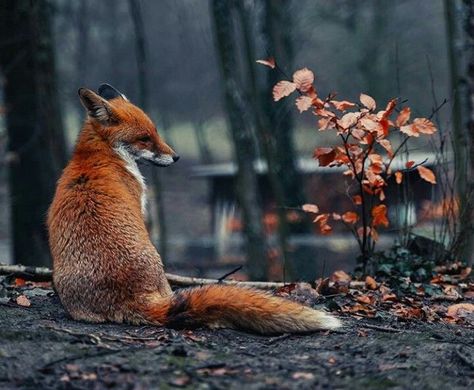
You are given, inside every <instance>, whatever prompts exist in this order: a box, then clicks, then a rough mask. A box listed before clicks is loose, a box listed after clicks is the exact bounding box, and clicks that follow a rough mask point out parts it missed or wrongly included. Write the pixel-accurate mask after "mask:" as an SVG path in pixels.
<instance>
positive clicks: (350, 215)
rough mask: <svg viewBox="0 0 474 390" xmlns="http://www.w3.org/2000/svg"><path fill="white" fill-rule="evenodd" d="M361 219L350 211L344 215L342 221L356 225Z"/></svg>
mask: <svg viewBox="0 0 474 390" xmlns="http://www.w3.org/2000/svg"><path fill="white" fill-rule="evenodd" d="M358 219H359V216H358V215H357V213H355V212H354V211H348V212H347V213H344V214H342V220H343V221H344V222H345V223H349V224H354V223H356V222H357V220H358Z"/></svg>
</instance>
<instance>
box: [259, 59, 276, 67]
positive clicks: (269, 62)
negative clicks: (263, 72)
mask: <svg viewBox="0 0 474 390" xmlns="http://www.w3.org/2000/svg"><path fill="white" fill-rule="evenodd" d="M256 62H257V63H258V64H262V65H265V66H268V67H270V68H272V69H275V66H276V63H275V59H274V58H273V57H269V58H267V59H266V60H257V61H256Z"/></svg>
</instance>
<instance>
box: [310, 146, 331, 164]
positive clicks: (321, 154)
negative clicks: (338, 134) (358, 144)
mask: <svg viewBox="0 0 474 390" xmlns="http://www.w3.org/2000/svg"><path fill="white" fill-rule="evenodd" d="M313 157H314V158H316V159H317V160H318V161H319V166H321V167H325V166H328V165H329V164H331V163H332V162H333V161H334V158H335V157H336V152H335V150H334V149H333V148H316V149H314V153H313Z"/></svg>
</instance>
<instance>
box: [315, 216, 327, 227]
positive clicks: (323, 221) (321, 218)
mask: <svg viewBox="0 0 474 390" xmlns="http://www.w3.org/2000/svg"><path fill="white" fill-rule="evenodd" d="M328 219H329V214H319V215H318V216H317V217H316V218H314V221H313V222H316V223H319V224H320V225H326V224H327V222H328Z"/></svg>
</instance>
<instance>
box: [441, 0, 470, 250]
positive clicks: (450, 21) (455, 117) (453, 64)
mask: <svg viewBox="0 0 474 390" xmlns="http://www.w3.org/2000/svg"><path fill="white" fill-rule="evenodd" d="M469 3H470V2H469ZM444 10H445V18H446V34H447V45H448V60H449V70H450V76H451V77H450V78H451V89H452V93H453V95H452V96H453V105H452V127H453V128H452V131H453V136H452V138H453V152H454V167H455V173H456V190H457V194H458V197H459V222H460V224H459V225H460V226H459V230H460V231H459V234H460V235H461V237H462V240H461V246H460V253H459V255H460V257H461V258H466V257H468V256H471V255H472V254H471V253H470V252H469V247H470V243H469V242H468V241H470V237H471V235H472V234H471V233H470V231H471V229H472V226H471V224H472V207H471V206H470V204H469V203H470V202H469V194H468V181H469V180H468V178H467V177H468V176H467V172H468V158H469V157H468V154H467V152H468V149H467V148H466V145H467V141H468V140H467V134H466V131H465V128H464V123H463V110H462V104H461V102H462V93H461V78H460V74H459V71H460V64H459V58H460V57H461V55H462V53H461V52H460V51H459V50H457V49H456V45H457V42H458V41H459V32H458V28H457V25H458V21H457V16H456V2H454V1H452V0H445V1H444Z"/></svg>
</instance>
